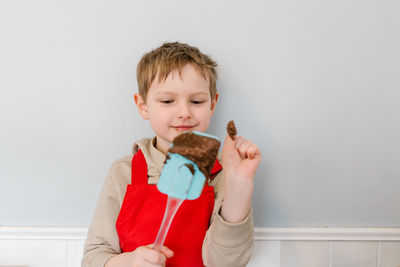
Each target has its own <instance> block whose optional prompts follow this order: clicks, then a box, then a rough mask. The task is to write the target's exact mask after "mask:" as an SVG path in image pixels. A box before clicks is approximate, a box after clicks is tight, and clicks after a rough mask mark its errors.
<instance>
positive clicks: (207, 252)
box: [203, 171, 254, 267]
mask: <svg viewBox="0 0 400 267" xmlns="http://www.w3.org/2000/svg"><path fill="white" fill-rule="evenodd" d="M217 177H218V178H219V179H218V181H217V182H216V184H215V185H214V188H215V193H216V199H215V206H214V212H213V215H212V220H211V225H210V227H209V229H208V231H207V233H206V237H205V239H204V243H203V262H204V264H205V265H206V266H207V267H214V266H218V267H225V266H229V267H241V266H246V265H247V263H248V262H249V260H250V257H251V254H252V250H253V235H254V233H253V231H254V230H253V229H254V224H253V212H252V210H250V212H249V214H248V215H247V217H246V218H245V219H244V220H243V221H242V222H239V223H229V222H227V221H225V220H224V218H223V217H222V216H221V215H220V211H221V207H222V205H223V186H224V181H223V174H222V171H221V172H220V173H219V174H218V175H217ZM217 177H215V178H217ZM215 178H214V179H215Z"/></svg>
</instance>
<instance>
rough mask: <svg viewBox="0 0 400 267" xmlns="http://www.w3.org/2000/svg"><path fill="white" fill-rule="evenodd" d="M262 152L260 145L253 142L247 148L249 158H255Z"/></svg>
mask: <svg viewBox="0 0 400 267" xmlns="http://www.w3.org/2000/svg"><path fill="white" fill-rule="evenodd" d="M257 154H260V150H259V149H258V146H257V145H256V144H252V145H251V146H250V147H249V148H248V149H247V155H248V156H249V159H254V157H255V156H256V155H257Z"/></svg>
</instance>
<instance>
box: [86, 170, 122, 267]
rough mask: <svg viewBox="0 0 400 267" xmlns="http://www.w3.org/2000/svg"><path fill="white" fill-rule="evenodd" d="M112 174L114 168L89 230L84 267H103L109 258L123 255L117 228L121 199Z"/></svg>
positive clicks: (109, 174) (108, 177)
mask: <svg viewBox="0 0 400 267" xmlns="http://www.w3.org/2000/svg"><path fill="white" fill-rule="evenodd" d="M113 166H114V165H113ZM112 173H113V167H111V169H110V171H109V173H108V175H107V178H106V180H105V182H104V185H103V188H102V190H101V193H100V196H99V199H98V202H97V206H96V210H95V213H94V216H93V219H92V222H91V224H90V226H89V229H88V235H87V239H86V242H85V246H84V255H83V258H82V265H81V266H82V267H103V266H104V265H105V263H106V262H107V260H108V259H109V258H111V257H112V256H115V255H117V254H119V253H121V249H120V246H119V238H118V234H117V230H116V227H115V225H116V221H117V218H118V214H119V210H120V204H119V202H120V201H119V199H120V197H119V194H118V191H119V190H118V187H117V186H116V184H115V182H114V181H113V178H112Z"/></svg>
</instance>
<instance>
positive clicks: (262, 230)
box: [254, 227, 400, 241]
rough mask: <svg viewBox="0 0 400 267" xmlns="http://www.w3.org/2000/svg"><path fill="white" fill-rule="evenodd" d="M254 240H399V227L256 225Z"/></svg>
mask: <svg viewBox="0 0 400 267" xmlns="http://www.w3.org/2000/svg"><path fill="white" fill-rule="evenodd" d="M254 239H255V240H304V241H307V240H310V241H312V240H314V241H316V240H326V241H350V240H351V241H400V228H341V227H332V228H331V227H256V228H254Z"/></svg>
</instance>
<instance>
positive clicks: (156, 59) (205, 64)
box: [136, 42, 217, 102]
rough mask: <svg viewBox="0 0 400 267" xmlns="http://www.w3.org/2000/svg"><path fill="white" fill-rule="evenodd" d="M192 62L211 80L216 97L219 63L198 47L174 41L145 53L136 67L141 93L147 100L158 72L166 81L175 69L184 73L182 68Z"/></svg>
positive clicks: (159, 79) (212, 97)
mask: <svg viewBox="0 0 400 267" xmlns="http://www.w3.org/2000/svg"><path fill="white" fill-rule="evenodd" d="M186 64H192V65H193V66H194V67H195V68H196V69H197V71H198V72H199V74H201V75H202V76H203V78H204V79H207V78H208V79H209V81H210V95H211V99H214V98H215V96H216V94H217V87H216V80H217V71H216V69H215V68H216V66H217V63H216V62H215V61H214V60H212V59H211V58H210V57H209V56H207V55H205V54H203V53H201V52H200V50H199V49H198V48H197V47H193V46H190V45H188V44H184V43H179V42H173V43H164V44H162V45H161V46H160V47H158V48H156V49H154V50H152V51H150V52H148V53H146V54H144V55H143V57H142V58H141V60H140V61H139V63H138V66H137V69H136V77H137V81H138V87H139V94H140V95H141V96H142V98H143V100H144V101H145V102H146V99H147V93H148V91H149V88H150V85H151V83H152V82H153V81H154V79H155V77H156V75H157V74H158V82H164V81H165V79H167V77H168V75H169V74H170V73H171V72H173V71H176V70H177V71H178V72H179V76H181V75H182V68H183V67H184V66H185V65H186Z"/></svg>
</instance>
